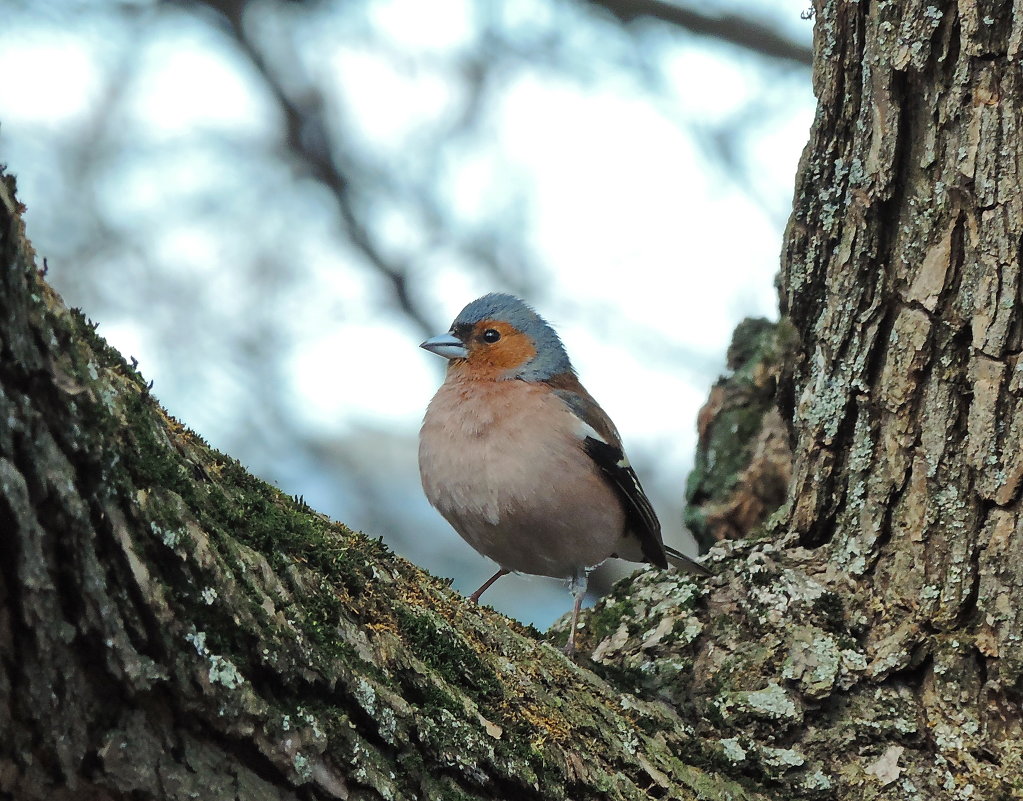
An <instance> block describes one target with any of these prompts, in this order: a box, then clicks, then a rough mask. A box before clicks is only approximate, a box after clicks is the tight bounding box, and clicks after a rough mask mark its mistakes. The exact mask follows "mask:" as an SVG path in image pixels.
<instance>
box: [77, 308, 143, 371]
mask: <svg viewBox="0 0 1023 801" xmlns="http://www.w3.org/2000/svg"><path fill="white" fill-rule="evenodd" d="M66 319H67V321H68V331H67V333H68V335H69V339H70V342H71V343H84V344H85V345H86V346H87V347H88V348H89V350H91V352H92V356H93V357H94V358H95V359H96V362H97V363H98V364H99V365H100V367H104V368H106V369H110V370H114V371H115V372H117V373H118V374H120V375H122V376H124V377H126V378H129V379H131V380H132V381H134V382H135V383H136V384H138V386H139V387H141V388H143V389H146V388H147V385H146V381H145V379H144V378H143V377H142V374H141V373H139V371H138V370H137V369H136V368H135V365H134V364H132V365H129V364H128V363H127V362H126V361H125V359H124V356H122V355H121V352H120V351H119V350H117V349H116V348H113V347H111V346H110V345H109V344H107V341H106V340H105V339H103V337H101V336H100V335H99V333H98V331H97V329H98V328H99V323H94V322H93V321H92V320H90V319H89V318H88V317H86V316H85V313H84V312H83V311H82V310H81V309H77V308H75V309H68V315H67V318H66ZM82 361H87V359H86V360H82Z"/></svg>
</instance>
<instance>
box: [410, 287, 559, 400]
mask: <svg viewBox="0 0 1023 801" xmlns="http://www.w3.org/2000/svg"><path fill="white" fill-rule="evenodd" d="M420 347H422V348H425V349H426V350H428V351H431V352H432V353H436V354H437V355H438V356H443V357H444V358H446V359H450V360H451V368H452V369H458V370H465V371H466V372H467V374H468V375H470V376H471V377H474V378H493V379H509V378H518V379H521V380H523V381H546V380H547V379H549V378H551V377H553V376H555V375H559V374H562V373H566V372H571V371H572V363H571V362H570V361H569V359H568V354H567V353H566V352H565V346H564V345H562V344H561V340H560V339H559V338H558V335H557V333H556V332H555V330H554V329H553V328H551V326H550V325H549V324H548V323H547V321H546V320H544V319H543V318H542V317H541V316H540V315H539V314H537V313H536V312H535V311H533V309H532V308H531V307H530V306H528V305H527V304H526V303H525V302H523V301H521V300H519V299H518V298H517V297H515V296H514V295H505V294H500V293H492V294H490V295H484V296H483V297H481V298H477V299H476V300H474V301H473V302H472V303H470V304H469V305H468V306H466V307H465V308H464V309H462V311H460V312H459V313H458V316H457V317H456V318H455V321H454V322H453V323H452V324H451V328H450V330H449V331H448V332H447V333H446V334H441V335H440V336H436V337H433V338H431V339H428V340H426V342H424V343H423V344H422V345H420Z"/></svg>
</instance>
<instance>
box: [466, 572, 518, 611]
mask: <svg viewBox="0 0 1023 801" xmlns="http://www.w3.org/2000/svg"><path fill="white" fill-rule="evenodd" d="M509 572H511V571H508V570H505V569H504V568H503V567H502V568H501V569H500V570H498V571H497V572H496V573H494V575H492V576H491V577H490V578H488V579H487V580H486V581H484V582H483V586H482V587H480V588H479V589H478V590H476V592H474V593H473V594H472V595H470V596H469V600H470V601H472V602H473V603H474V604H478V603H479V602H480V596H481V595H482V594H483V593H485V592H486V591H487V590H488V589H490V585H491V584H493V583H494V582H495V581H497V580H498V579H499V578H501V576H507V575H508V573H509Z"/></svg>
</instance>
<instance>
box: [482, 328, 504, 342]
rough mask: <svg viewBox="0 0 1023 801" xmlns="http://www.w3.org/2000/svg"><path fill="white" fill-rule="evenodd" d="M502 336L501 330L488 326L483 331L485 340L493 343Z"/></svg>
mask: <svg viewBox="0 0 1023 801" xmlns="http://www.w3.org/2000/svg"><path fill="white" fill-rule="evenodd" d="M500 338H501V332H500V331H498V330H497V329H494V328H488V329H487V330H486V331H484V332H483V341H484V342H490V343H491V344H493V343H494V342H497V340H499V339H500Z"/></svg>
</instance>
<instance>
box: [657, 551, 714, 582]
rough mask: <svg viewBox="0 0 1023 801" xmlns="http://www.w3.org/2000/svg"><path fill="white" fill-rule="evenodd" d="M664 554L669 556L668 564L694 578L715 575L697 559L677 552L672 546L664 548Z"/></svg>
mask: <svg viewBox="0 0 1023 801" xmlns="http://www.w3.org/2000/svg"><path fill="white" fill-rule="evenodd" d="M664 552H665V553H666V554H667V555H668V563H669V564H671V565H673V566H674V567H677V568H679V569H681V570H684V571H686V572H687V573H691V574H692V575H694V576H711V575H713V573H711V572H710V570H708V569H707V568H705V567H704V566H703V565H701V564H700V563H699V562H697V561H696V560H695V559H693V558H691V557H689V556H686V555H685V554H684V553H682V552H681V551H676V550H675V549H674V548H672V547H671V546H670V545H665V546H664Z"/></svg>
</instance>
